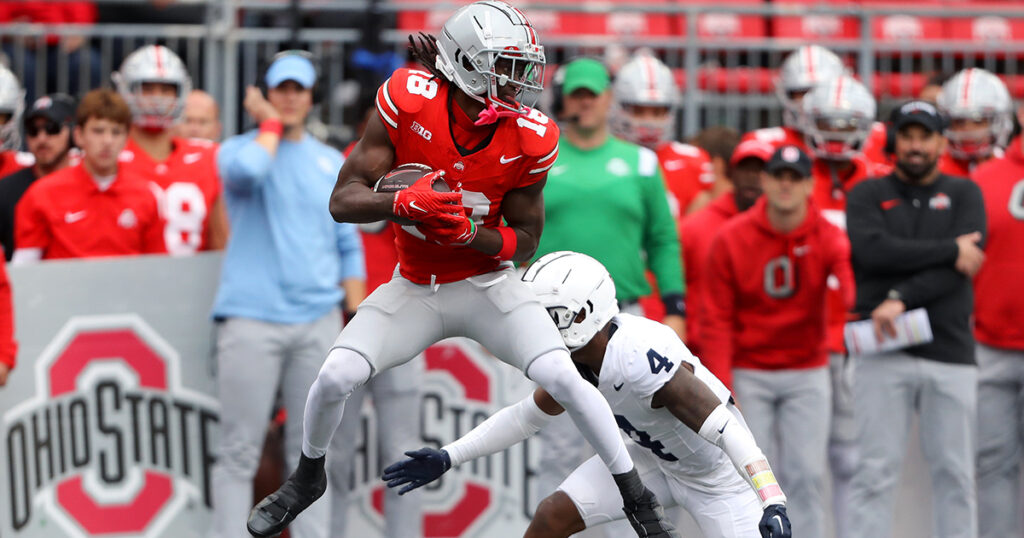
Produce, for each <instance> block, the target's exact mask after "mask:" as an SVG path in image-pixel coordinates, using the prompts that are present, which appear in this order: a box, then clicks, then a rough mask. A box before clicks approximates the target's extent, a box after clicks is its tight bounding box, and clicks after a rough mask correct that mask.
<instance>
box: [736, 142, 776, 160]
mask: <svg viewBox="0 0 1024 538" xmlns="http://www.w3.org/2000/svg"><path fill="white" fill-rule="evenodd" d="M772 153H775V146H773V145H771V144H769V143H767V142H762V141H760V140H756V139H750V140H745V141H743V142H742V143H740V145H738V146H736V149H734V150H733V152H732V157H731V158H729V164H731V165H732V166H736V164H737V163H739V162H740V161H742V160H743V159H746V158H747V157H754V158H757V159H761V160H762V161H764V162H768V159H771V158H772Z"/></svg>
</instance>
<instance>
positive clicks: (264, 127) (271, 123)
mask: <svg viewBox="0 0 1024 538" xmlns="http://www.w3.org/2000/svg"><path fill="white" fill-rule="evenodd" d="M260 133H274V134H276V135H277V136H281V135H282V134H284V124H283V123H281V120H274V119H270V120H263V121H261V122H260Z"/></svg>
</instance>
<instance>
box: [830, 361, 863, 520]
mask: <svg viewBox="0 0 1024 538" xmlns="http://www.w3.org/2000/svg"><path fill="white" fill-rule="evenodd" d="M829 372H830V373H831V378H832V424H831V426H830V428H829V437H828V464H829V470H830V471H831V472H832V515H833V518H834V519H835V533H836V538H846V520H847V512H848V510H849V506H850V482H851V481H852V480H853V475H854V474H855V473H856V472H857V421H856V419H855V418H854V401H853V377H854V360H853V359H852V358H848V357H846V356H844V355H843V354H841V353H830V354H829Z"/></svg>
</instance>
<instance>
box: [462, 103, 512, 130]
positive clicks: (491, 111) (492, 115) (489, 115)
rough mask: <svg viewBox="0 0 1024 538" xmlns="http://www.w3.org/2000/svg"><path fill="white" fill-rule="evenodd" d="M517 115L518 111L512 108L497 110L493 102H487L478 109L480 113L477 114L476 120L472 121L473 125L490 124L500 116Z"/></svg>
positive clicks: (509, 116) (510, 116)
mask: <svg viewBox="0 0 1024 538" xmlns="http://www.w3.org/2000/svg"><path fill="white" fill-rule="evenodd" d="M517 116H519V113H518V112H516V111H514V110H507V109H501V110H498V107H496V106H494V103H488V104H487V108H485V109H483V110H481V111H480V115H479V116H477V120H476V121H474V122H473V125H478V126H479V125H490V124H492V123H495V122H497V121H498V120H499V119H501V118H515V117H517Z"/></svg>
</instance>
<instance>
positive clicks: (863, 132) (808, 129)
mask: <svg viewBox="0 0 1024 538" xmlns="http://www.w3.org/2000/svg"><path fill="white" fill-rule="evenodd" d="M872 124H873V120H872V119H871V118H865V117H859V116H855V115H853V114H834V115H808V116H807V117H806V118H805V121H804V127H803V132H804V138H805V140H806V141H807V145H808V146H810V148H811V151H812V152H813V153H814V156H815V157H817V158H819V159H826V160H829V161H838V162H845V161H851V160H853V159H854V158H855V157H856V156H857V155H859V154H860V153H861V152H862V151H863V147H864V141H865V140H867V137H868V134H869V133H870V132H871V127H872Z"/></svg>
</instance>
